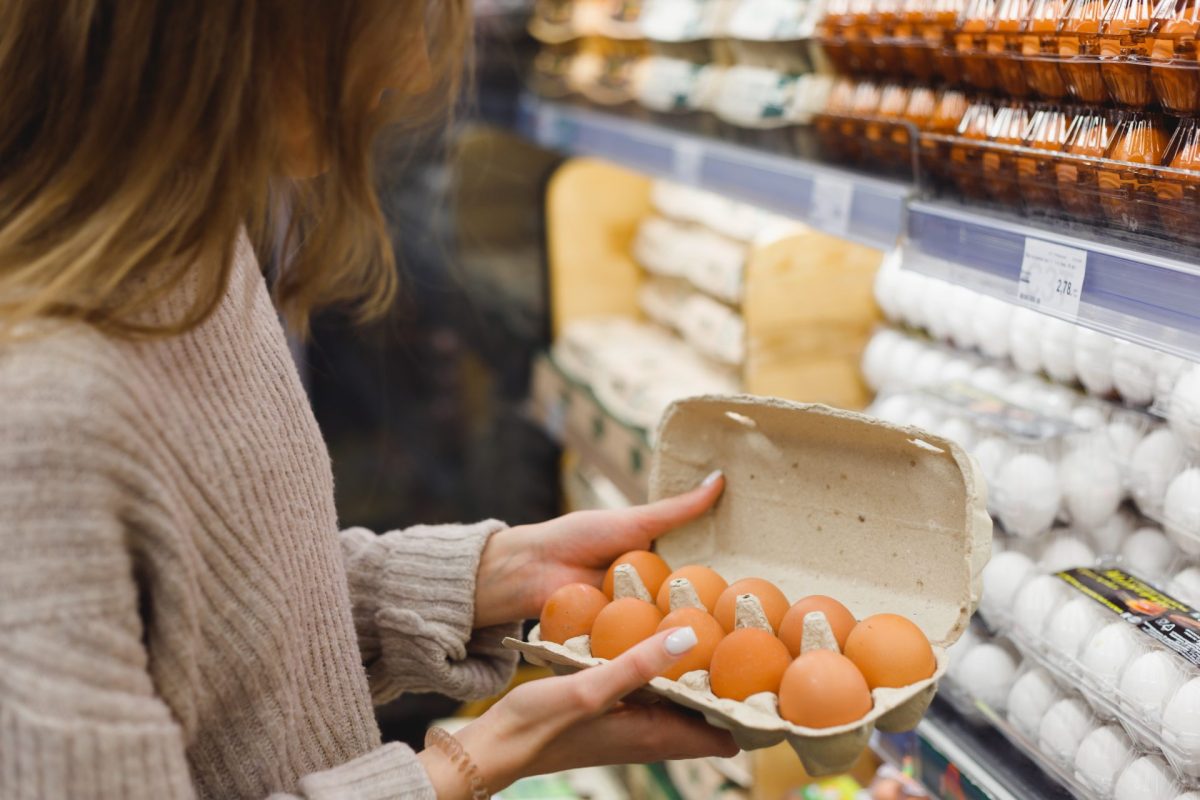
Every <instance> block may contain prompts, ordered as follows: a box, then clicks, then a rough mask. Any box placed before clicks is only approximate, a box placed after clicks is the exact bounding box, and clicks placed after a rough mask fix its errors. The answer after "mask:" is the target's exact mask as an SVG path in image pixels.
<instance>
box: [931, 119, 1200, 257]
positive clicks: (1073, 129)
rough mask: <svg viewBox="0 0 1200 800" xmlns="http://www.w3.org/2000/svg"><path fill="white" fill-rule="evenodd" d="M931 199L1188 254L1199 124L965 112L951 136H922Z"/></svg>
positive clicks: (1199, 205) (1199, 165)
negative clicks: (1177, 247)
mask: <svg viewBox="0 0 1200 800" xmlns="http://www.w3.org/2000/svg"><path fill="white" fill-rule="evenodd" d="M919 150H920V156H921V163H920V166H921V177H922V181H923V182H924V185H925V187H926V188H927V189H928V190H930V192H931V193H932V194H935V195H939V196H947V197H953V198H955V199H957V200H960V201H966V202H970V203H973V204H979V205H991V206H995V207H997V208H1001V209H1005V210H1010V211H1017V212H1019V213H1020V214H1021V215H1023V216H1026V217H1039V218H1045V219H1049V220H1054V221H1059V220H1061V221H1070V222H1074V223H1079V224H1082V225H1087V226H1094V227H1098V228H1101V229H1103V230H1104V231H1106V232H1113V231H1116V232H1121V233H1128V234H1138V235H1146V236H1150V237H1154V238H1157V239H1162V240H1164V241H1171V242H1174V243H1175V244H1182V245H1195V244H1196V243H1197V242H1200V239H1198V238H1197V233H1196V231H1197V223H1198V222H1200V120H1197V119H1195V118H1188V119H1185V120H1182V121H1177V120H1175V119H1174V118H1173V117H1170V116H1166V115H1161V114H1158V113H1155V112H1147V111H1131V110H1127V111H1121V112H1114V111H1112V110H1109V109H1092V108H1071V107H1063V106H1058V105H1043V104H1038V103H1030V102H1029V101H1007V100H1002V101H981V102H976V103H974V104H972V105H971V106H970V107H968V109H967V110H966V112H965V113H964V114H963V117H962V119H961V120H959V123H958V126H957V127H956V129H955V130H954V132H953V133H950V134H940V133H933V132H923V133H922V134H921V142H920V148H919Z"/></svg>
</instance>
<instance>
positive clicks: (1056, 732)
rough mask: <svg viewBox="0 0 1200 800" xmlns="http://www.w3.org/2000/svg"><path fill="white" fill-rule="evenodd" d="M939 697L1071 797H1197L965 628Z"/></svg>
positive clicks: (1110, 728) (1017, 656)
mask: <svg viewBox="0 0 1200 800" xmlns="http://www.w3.org/2000/svg"><path fill="white" fill-rule="evenodd" d="M949 662H950V663H949V668H948V670H947V673H946V677H945V678H944V679H943V682H942V695H943V697H945V698H946V699H947V700H948V701H949V702H950V703H951V704H952V705H954V706H955V708H956V709H958V710H959V711H960V713H962V714H963V715H964V716H967V717H968V718H970V719H974V720H975V721H976V722H978V723H980V724H987V725H991V726H992V727H994V728H995V729H997V730H998V731H1000V733H1001V734H1003V735H1004V737H1005V738H1006V739H1008V740H1009V741H1010V742H1012V743H1013V745H1015V746H1016V747H1017V748H1018V749H1019V750H1021V751H1022V752H1024V753H1025V755H1026V756H1027V757H1028V758H1029V759H1030V760H1031V761H1033V762H1034V763H1035V764H1037V765H1038V766H1039V767H1041V768H1042V769H1043V770H1044V771H1045V772H1046V773H1047V774H1049V775H1051V776H1053V777H1054V778H1055V779H1056V780H1057V781H1058V782H1059V783H1061V784H1062V786H1063V787H1064V788H1065V789H1066V790H1067V791H1068V792H1069V793H1070V794H1071V795H1072V796H1073V797H1075V798H1077V799H1078V800H1196V798H1197V797H1198V796H1200V795H1197V794H1196V793H1194V792H1191V791H1190V790H1189V789H1188V786H1190V785H1193V784H1192V783H1191V782H1190V781H1189V780H1182V779H1181V776H1180V775H1178V774H1177V773H1176V772H1175V771H1174V769H1173V768H1172V767H1171V766H1170V765H1169V764H1168V763H1167V762H1166V761H1165V760H1164V758H1163V755H1162V753H1161V752H1160V751H1157V750H1155V749H1154V748H1153V747H1147V746H1145V745H1143V744H1140V743H1138V742H1136V741H1135V740H1133V739H1131V738H1130V736H1129V734H1128V733H1127V732H1126V731H1125V729H1124V728H1122V727H1121V726H1120V725H1118V724H1116V723H1114V722H1106V721H1104V720H1102V719H1099V718H1098V717H1097V716H1096V714H1095V713H1094V712H1093V711H1092V710H1091V708H1090V706H1089V705H1088V703H1087V701H1086V700H1085V699H1084V697H1083V696H1082V695H1081V694H1079V693H1078V691H1077V690H1076V689H1075V688H1074V687H1073V686H1072V685H1071V684H1069V683H1063V682H1062V681H1061V680H1060V679H1059V678H1058V677H1057V676H1056V675H1055V674H1053V673H1051V672H1050V671H1048V670H1047V669H1045V668H1044V667H1042V666H1039V665H1038V664H1037V662H1036V661H1033V660H1029V659H1024V658H1023V657H1022V655H1021V653H1020V652H1019V651H1018V650H1017V648H1016V647H1014V646H1013V644H1012V643H1011V642H1010V641H1008V640H1006V639H1004V638H1002V637H996V638H992V637H990V636H989V635H988V634H987V633H986V631H983V630H982V628H981V627H972V629H970V630H969V631H968V632H967V633H966V634H964V635H963V636H962V637H961V638H960V639H959V641H958V642H956V643H955V644H954V646H953V647H951V648H950V651H949Z"/></svg>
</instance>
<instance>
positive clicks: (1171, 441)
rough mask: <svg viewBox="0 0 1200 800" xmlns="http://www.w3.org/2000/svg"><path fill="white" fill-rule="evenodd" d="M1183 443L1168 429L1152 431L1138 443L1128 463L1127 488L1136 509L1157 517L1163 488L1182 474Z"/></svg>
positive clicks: (1160, 509) (1159, 512)
mask: <svg viewBox="0 0 1200 800" xmlns="http://www.w3.org/2000/svg"><path fill="white" fill-rule="evenodd" d="M1185 465H1186V460H1185V457H1184V451H1183V442H1181V441H1179V437H1178V436H1176V435H1175V434H1174V433H1172V432H1171V430H1170V429H1169V428H1159V429H1157V430H1155V431H1152V432H1151V433H1150V434H1149V435H1148V436H1147V437H1146V438H1145V439H1142V441H1141V442H1139V443H1138V446H1137V447H1136V448H1135V449H1134V451H1133V458H1131V459H1130V463H1129V488H1130V491H1131V493H1132V494H1133V499H1134V500H1136V501H1137V504H1138V506H1139V507H1140V508H1141V509H1142V510H1143V511H1145V512H1147V513H1150V514H1155V515H1157V514H1161V513H1162V508H1163V501H1164V499H1165V497H1166V494H1167V486H1169V485H1170V483H1171V479H1172V478H1174V477H1175V476H1176V475H1178V474H1179V473H1180V472H1182V471H1183V468H1184V466H1185Z"/></svg>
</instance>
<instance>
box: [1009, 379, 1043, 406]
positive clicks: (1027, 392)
mask: <svg viewBox="0 0 1200 800" xmlns="http://www.w3.org/2000/svg"><path fill="white" fill-rule="evenodd" d="M1038 389H1039V386H1038V381H1037V379H1036V378H1030V377H1026V378H1020V379H1017V380H1015V381H1013V382H1011V383H1010V384H1009V385H1008V388H1007V389H1005V390H1004V394H1003V397H1004V399H1005V400H1007V401H1008V402H1009V403H1011V404H1012V405H1014V406H1019V407H1021V408H1025V409H1030V410H1033V409H1034V406H1035V404H1036V402H1037V396H1038Z"/></svg>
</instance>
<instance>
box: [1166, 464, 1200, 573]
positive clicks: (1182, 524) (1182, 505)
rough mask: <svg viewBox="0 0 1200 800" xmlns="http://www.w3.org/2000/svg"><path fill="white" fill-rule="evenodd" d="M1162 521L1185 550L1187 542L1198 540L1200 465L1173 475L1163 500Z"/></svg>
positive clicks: (1199, 540) (1173, 538) (1199, 533)
mask: <svg viewBox="0 0 1200 800" xmlns="http://www.w3.org/2000/svg"><path fill="white" fill-rule="evenodd" d="M1163 522H1164V523H1166V528H1167V532H1168V533H1169V534H1171V538H1172V540H1174V541H1175V542H1176V544H1179V545H1180V546H1181V547H1183V548H1184V549H1185V550H1186V551H1187V552H1189V553H1191V552H1194V551H1193V549H1191V548H1189V547H1187V542H1200V467H1192V468H1190V469H1186V470H1184V471H1183V472H1181V473H1179V474H1178V475H1176V476H1175V478H1174V479H1173V480H1172V481H1171V484H1170V486H1168V487H1167V494H1166V498H1165V499H1164V501H1163Z"/></svg>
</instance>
